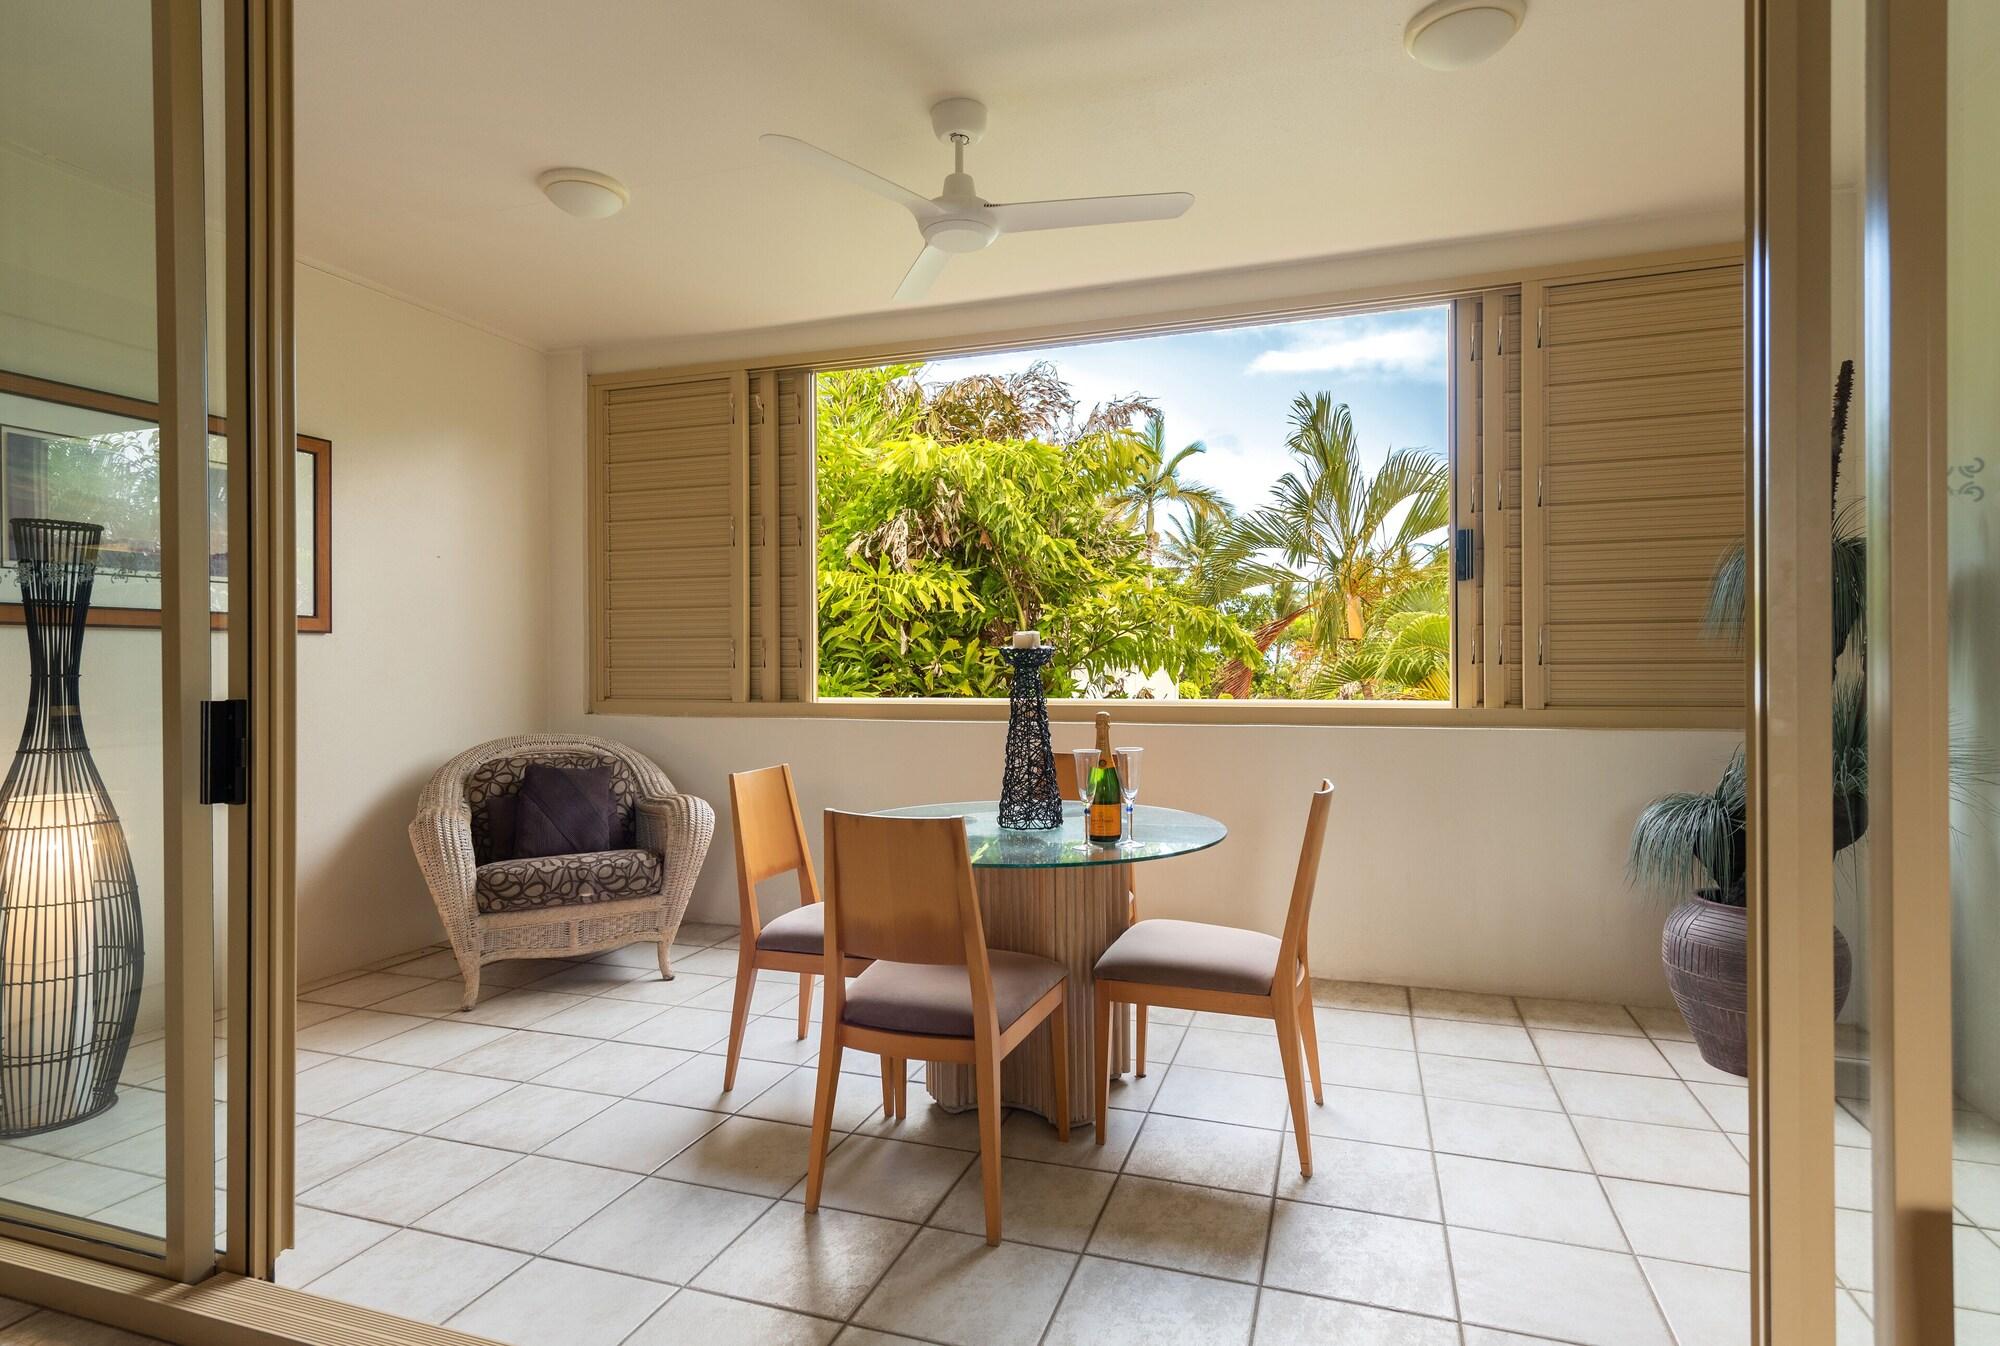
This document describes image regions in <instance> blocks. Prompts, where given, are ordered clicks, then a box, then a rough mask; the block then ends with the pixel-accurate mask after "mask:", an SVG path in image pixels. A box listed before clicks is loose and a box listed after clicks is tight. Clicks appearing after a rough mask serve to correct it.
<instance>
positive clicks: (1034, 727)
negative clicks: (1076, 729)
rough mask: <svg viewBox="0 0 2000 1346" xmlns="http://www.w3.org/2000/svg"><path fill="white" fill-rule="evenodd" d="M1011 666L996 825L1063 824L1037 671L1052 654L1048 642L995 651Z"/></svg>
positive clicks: (1041, 827) (1035, 828)
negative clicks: (1004, 761)
mask: <svg viewBox="0 0 2000 1346" xmlns="http://www.w3.org/2000/svg"><path fill="white" fill-rule="evenodd" d="M1000 654H1001V657H1002V658H1004V659H1006V661H1007V662H1008V663H1009V664H1010V665H1012V666H1013V669H1014V681H1013V685H1012V687H1011V688H1010V689H1009V690H1008V693H1007V767H1006V772H1005V774H1004V775H1002V777H1001V779H1000V825H1001V826H1002V827H1008V828H1012V829H1014V830H1015V831H1017V832H1045V831H1048V830H1049V829H1050V828H1055V827H1061V826H1062V806H1063V801H1062V791H1061V790H1060V789H1059V788H1057V786H1056V754H1055V749H1054V747H1053V746H1051V744H1050V742H1049V704H1048V699H1047V697H1046V695H1045V694H1044V692H1043V691H1042V669H1043V667H1045V666H1046V665H1047V664H1048V662H1049V660H1050V659H1052V658H1054V657H1055V647H1054V646H1051V645H1041V646H1034V645H1029V646H1021V645H1011V646H1007V647H1005V648H1003V649H1002V650H1001V651H1000Z"/></svg>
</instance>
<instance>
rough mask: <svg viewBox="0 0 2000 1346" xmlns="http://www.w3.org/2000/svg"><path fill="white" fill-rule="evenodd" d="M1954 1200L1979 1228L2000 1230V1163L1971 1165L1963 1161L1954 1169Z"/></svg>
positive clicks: (1952, 1169)
mask: <svg viewBox="0 0 2000 1346" xmlns="http://www.w3.org/2000/svg"><path fill="white" fill-rule="evenodd" d="M1951 1171H1952V1187H1953V1198H1954V1199H1955V1200H1956V1202H1957V1203H1958V1208H1959V1209H1960V1210H1962V1211H1964V1212H1965V1213H1966V1215H1967V1216H1968V1217H1969V1218H1970V1219H1971V1220H1972V1222H1973V1223H1974V1224H1976V1225H1979V1226H1981V1227H1982V1228H1986V1229H2000V1164H1971V1163H1966V1162H1965V1161H1963V1160H1960V1161H1958V1162H1956V1163H1954V1164H1953V1165H1952V1166H1951Z"/></svg>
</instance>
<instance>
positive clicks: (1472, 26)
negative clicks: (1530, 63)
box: [1403, 0, 1528, 70]
mask: <svg viewBox="0 0 2000 1346" xmlns="http://www.w3.org/2000/svg"><path fill="white" fill-rule="evenodd" d="M1527 8H1528V6H1527V0H1437V3H1436V4H1432V5H1427V6H1425V7H1424V8H1423V9H1422V10H1420V11H1419V12H1418V14H1417V16H1416V17H1415V18H1414V19H1411V20H1410V26H1409V27H1408V28H1405V29H1404V30H1403V50H1405V51H1407V52H1409V53H1410V59H1411V60H1413V61H1415V62H1416V63H1417V64H1418V65H1422V66H1428V67H1430V68H1431V69H1432V70H1463V69H1465V68H1466V67H1467V66H1470V65H1478V64H1479V63H1480V62H1481V61H1484V60H1486V59H1488V58H1489V57H1491V56H1493V54H1494V53H1496V52H1498V51H1499V50H1500V48H1502V47H1504V46H1506V45H1507V43H1508V40H1509V39H1511V38H1512V37H1513V36H1514V34H1515V32H1516V31H1517V30H1518V29H1519V28H1520V27H1521V19H1522V17H1523V16H1524V15H1525V14H1526V13H1527Z"/></svg>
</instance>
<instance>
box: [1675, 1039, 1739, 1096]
mask: <svg viewBox="0 0 2000 1346" xmlns="http://www.w3.org/2000/svg"><path fill="white" fill-rule="evenodd" d="M1653 1046H1654V1047H1655V1048H1656V1049H1657V1050H1658V1051H1659V1053H1660V1054H1661V1055H1662V1056H1664V1057H1666V1059H1667V1063H1668V1064H1669V1065H1671V1066H1672V1067H1673V1068H1674V1073H1675V1074H1676V1075H1679V1076H1680V1077H1681V1078H1682V1079H1684V1080H1687V1081H1688V1082H1690V1083H1698V1084H1733V1085H1737V1086H1739V1087H1740V1086H1742V1085H1743V1084H1744V1080H1743V1077H1742V1076H1741V1075H1731V1074H1730V1073H1729V1072H1728V1071H1724V1070H1717V1069H1716V1068H1715V1067H1714V1066H1712V1065H1710V1064H1709V1063H1708V1062H1706V1061H1704V1060H1702V1059H1701V1050H1700V1049H1699V1048H1697V1047H1696V1046H1695V1045H1694V1043H1692V1042H1672V1041H1667V1040H1664V1039H1662V1040H1659V1041H1656V1042H1654V1043H1653Z"/></svg>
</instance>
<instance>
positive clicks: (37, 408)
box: [0, 371, 333, 632]
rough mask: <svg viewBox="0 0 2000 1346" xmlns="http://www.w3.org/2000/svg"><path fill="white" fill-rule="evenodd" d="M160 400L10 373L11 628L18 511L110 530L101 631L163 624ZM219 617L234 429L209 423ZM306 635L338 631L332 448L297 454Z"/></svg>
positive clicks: (0, 394)
mask: <svg viewBox="0 0 2000 1346" xmlns="http://www.w3.org/2000/svg"><path fill="white" fill-rule="evenodd" d="M157 416H158V410H157V408H156V407H154V405H153V404H152V403H149V402H142V401H139V400H137V399H134V398H128V397H120V396H118V395H116V394H113V393H101V392H96V391H94V390H92V389H87V388H74V387H71V386H69V385H67V384H60V383H51V382H49V381H47V380H44V379H35V378H29V377H27V376H25V375H19V374H10V373H7V372H5V371H0V624H18V623H20V622H22V621H23V620H24V617H23V615H22V612H21V605H20V584H19V581H18V579H17V578H16V576H15V574H14V569H13V565H14V560H15V558H14V554H13V545H14V544H13V530H12V528H11V527H10V524H11V522H12V521H13V520H14V519H17V518H61V519H80V520H85V521H87V522H90V523H98V524H102V525H104V541H103V544H102V546H101V548H100V550H99V552H98V566H97V577H96V580H95V582H94V584H93V586H92V587H93V592H92V598H91V610H90V623H91V625H93V626H137V627H157V626H158V625H159V624H160V583H161V555H160V433H159V426H158V423H157V419H156V418H157ZM208 428H209V436H208V483H209V485H208V506H209V515H208V517H209V529H208V574H209V610H210V614H211V615H210V624H211V625H212V626H214V627H215V628H217V629H221V628H223V627H224V626H226V625H227V624H228V610H229V527H228V518H229V513H228V497H227V487H228V475H229V474H228V452H229V442H228V439H227V438H226V430H227V427H226V426H225V425H224V424H223V422H222V420H221V419H220V418H219V417H214V416H211V417H210V418H209V427H208ZM296 453H297V465H296V474H297V475H296V484H295V488H294V494H295V501H296V509H297V515H296V517H295V519H294V520H293V533H294V539H295V543H296V546H297V548H298V556H297V583H298V592H297V608H296V610H297V613H298V620H299V628H298V629H299V630H300V631H305V632H324V631H331V630H332V629H333V536H332V520H333V445H332V444H331V443H330V442H328V441H327V440H324V439H320V438H317V437H315V436H312V435H300V436H299V437H298V445H297V449H296Z"/></svg>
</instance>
